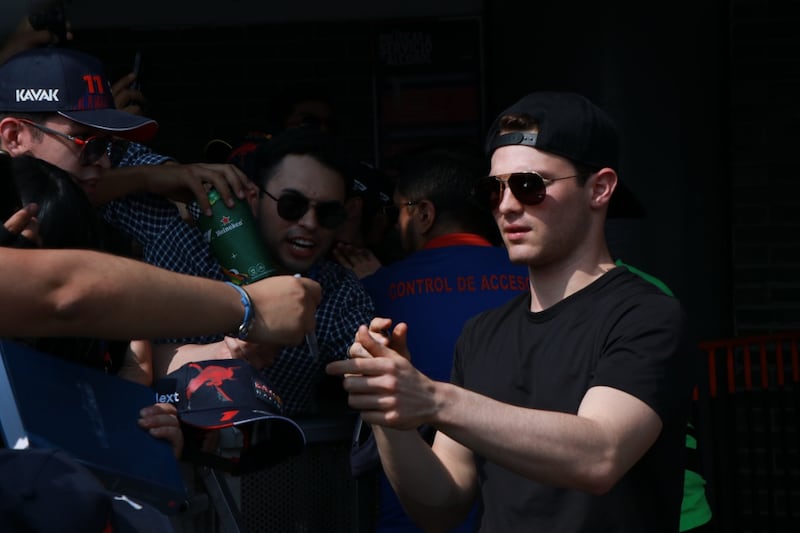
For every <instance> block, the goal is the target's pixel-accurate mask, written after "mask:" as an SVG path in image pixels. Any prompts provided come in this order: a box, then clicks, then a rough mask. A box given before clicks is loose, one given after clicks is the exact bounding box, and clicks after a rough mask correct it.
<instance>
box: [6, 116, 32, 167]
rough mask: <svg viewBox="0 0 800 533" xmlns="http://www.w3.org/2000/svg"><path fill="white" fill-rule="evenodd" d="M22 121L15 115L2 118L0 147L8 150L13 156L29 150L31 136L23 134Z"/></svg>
mask: <svg viewBox="0 0 800 533" xmlns="http://www.w3.org/2000/svg"><path fill="white" fill-rule="evenodd" d="M22 133H23V128H22V122H20V120H19V119H16V118H14V117H6V118H4V119H2V120H0V148H2V149H3V150H4V151H6V152H8V154H9V155H10V156H11V157H16V156H19V155H22V154H25V153H27V152H28V142H27V140H26V139H29V138H30V136H24V135H22Z"/></svg>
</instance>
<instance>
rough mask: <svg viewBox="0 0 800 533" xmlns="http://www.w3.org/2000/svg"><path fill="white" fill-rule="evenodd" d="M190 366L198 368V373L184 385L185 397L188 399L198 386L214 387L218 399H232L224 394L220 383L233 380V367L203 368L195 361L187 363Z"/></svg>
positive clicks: (229, 400) (230, 400)
mask: <svg viewBox="0 0 800 533" xmlns="http://www.w3.org/2000/svg"><path fill="white" fill-rule="evenodd" d="M189 366H190V367H191V368H196V369H198V370H200V373H199V374H197V375H196V376H195V377H193V378H192V380H191V381H190V382H189V384H188V385H187V386H186V399H187V400H188V399H190V398H191V397H192V394H194V393H195V392H197V390H198V389H199V388H200V387H206V386H208V387H214V388H215V389H216V390H217V394H218V395H219V397H220V400H223V401H228V402H232V401H233V399H232V398H231V397H230V396H228V395H227V394H225V391H224V390H222V385H223V383H225V382H226V381H229V380H230V381H233V380H234V379H235V378H234V376H233V371H234V370H235V369H234V368H233V367H224V366H213V365H212V366H207V367H205V368H203V367H202V366H200V365H198V364H196V363H189Z"/></svg>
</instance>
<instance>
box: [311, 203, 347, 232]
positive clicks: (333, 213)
mask: <svg viewBox="0 0 800 533" xmlns="http://www.w3.org/2000/svg"><path fill="white" fill-rule="evenodd" d="M346 217H347V212H346V211H345V208H344V205H342V204H340V203H339V202H326V203H323V204H318V205H317V222H319V225H320V226H322V227H323V228H326V229H334V228H338V227H339V226H340V225H341V223H342V222H344V219H345V218H346Z"/></svg>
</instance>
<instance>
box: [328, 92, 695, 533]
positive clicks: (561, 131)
mask: <svg viewBox="0 0 800 533" xmlns="http://www.w3.org/2000/svg"><path fill="white" fill-rule="evenodd" d="M617 144H618V139H617V134H616V130H615V128H614V125H613V123H612V121H611V119H610V118H609V117H608V116H607V115H606V113H605V112H603V111H602V110H601V109H599V108H598V107H597V106H595V105H594V104H592V103H591V102H589V101H588V100H587V99H585V98H584V97H582V96H579V95H577V94H572V93H551V92H541V93H532V94H530V95H528V96H526V97H524V98H523V99H521V100H520V101H519V102H517V103H516V104H514V105H512V106H511V107H510V108H508V109H507V110H505V111H504V112H503V113H501V114H500V116H498V118H497V119H496V120H495V122H494V124H493V125H492V127H491V129H490V131H489V136H488V139H487V153H488V155H489V156H490V157H491V174H492V175H491V176H490V177H487V178H485V179H484V180H483V181H482V182H481V183H480V186H479V187H477V188H476V196H477V198H478V199H479V200H482V201H483V202H485V204H486V206H487V208H489V209H491V211H492V213H493V214H494V217H495V221H496V223H497V225H498V228H499V230H500V232H501V234H502V237H503V240H504V243H505V245H506V248H507V250H508V254H509V257H510V258H511V260H512V261H514V262H517V263H522V264H525V265H527V266H528V271H529V274H530V276H529V277H530V280H531V286H530V292H529V293H527V294H525V295H523V296H520V297H518V298H516V299H514V300H512V301H511V302H509V303H508V304H507V305H504V306H503V307H500V308H497V309H494V310H491V311H488V312H486V313H483V314H481V315H479V316H477V317H475V318H474V319H472V320H471V321H470V322H469V323H468V324H467V325H466V326H465V328H464V331H463V333H462V335H461V337H460V339H459V342H458V345H457V348H456V354H455V360H454V366H453V373H452V378H451V383H442V382H436V381H433V380H430V379H428V378H427V377H426V376H425V375H423V374H422V373H420V372H418V371H417V370H416V369H415V368H414V367H413V366H412V364H411V362H410V361H413V354H409V353H408V350H407V348H406V338H407V335H413V332H411V331H409V330H408V328H407V326H406V325H405V324H398V325H396V326H394V328H392V324H391V320H390V319H375V320H373V322H372V324H371V325H370V327H369V329H368V328H367V327H362V328H360V329H359V331H358V332H357V334H356V339H355V341H356V342H355V343H354V344H353V345H352V347H351V349H350V355H351V359H349V360H348V361H342V362H336V363H332V364H331V365H329V366H328V372H330V373H332V374H342V375H344V376H345V378H344V386H345V388H346V389H347V390H348V391H349V394H350V405H351V406H352V407H354V408H356V409H359V410H360V411H361V412H362V417H363V418H364V420H365V421H367V422H369V423H371V424H372V425H373V429H374V432H375V437H376V441H377V443H378V447H379V450H380V454H381V460H382V463H383V466H384V469H385V471H386V473H387V475H388V476H389V478H390V479H391V481H392V484H393V486H394V488H395V489H396V490H397V493H398V495H399V496H400V498H401V500H402V502H403V505H404V507H405V508H406V510H407V511H408V512H409V514H410V515H411V516H412V517H413V518H414V519H415V520H416V521H417V522H418V523H419V524H420V525H422V526H424V527H425V528H426V529H430V530H446V528H447V527H449V526H450V525H451V524H453V523H456V522H457V521H458V519H459V518H461V517H462V516H463V514H464V513H465V512H467V510H468V509H469V506H470V504H471V503H472V502H473V501H474V499H475V498H478V501H479V504H480V513H479V517H478V521H479V530H480V531H483V532H495V531H503V532H513V531H526V532H527V531H559V532H570V531H581V532H585V531H603V532H608V531H614V532H643V531H648V532H664V533H666V532H674V531H677V530H678V516H679V511H680V502H681V491H682V482H683V462H682V461H683V439H684V435H685V428H686V421H687V416H688V408H689V401H690V389H691V383H692V376H691V363H690V350H689V349H688V344H687V337H686V326H685V317H684V314H683V312H682V310H681V307H680V305H679V303H678V302H677V301H676V300H675V299H674V298H671V297H669V296H667V295H665V294H663V293H662V292H661V291H660V290H658V289H657V288H656V287H654V286H653V285H652V284H650V283H648V282H646V281H644V280H643V279H641V278H640V277H639V276H637V275H635V274H633V273H631V272H629V271H628V270H627V269H625V268H619V267H617V266H616V265H615V264H614V261H613V260H612V258H611V255H610V253H609V250H608V246H607V244H606V240H605V236H604V224H605V219H606V213H607V210H608V206H609V201H610V200H611V198H612V195H613V193H614V190H615V188H616V187H617V180H618V178H617V173H616V170H615V169H616V168H617V151H618V148H617ZM389 329H391V335H388V334H387V331H388V330H389ZM420 424H429V425H431V426H433V427H435V428H436V429H437V430H438V433H437V435H436V438H435V441H434V444H433V446H432V447H428V445H427V444H426V443H425V442H424V441H422V440H421V439H420V438H419V436H418V435H417V433H416V432H415V431H411V430H413V429H414V428H416V427H417V426H418V425H420Z"/></svg>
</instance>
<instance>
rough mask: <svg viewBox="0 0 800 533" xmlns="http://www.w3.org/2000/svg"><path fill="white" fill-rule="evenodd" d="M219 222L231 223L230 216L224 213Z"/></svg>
mask: <svg viewBox="0 0 800 533" xmlns="http://www.w3.org/2000/svg"><path fill="white" fill-rule="evenodd" d="M220 222H222V223H223V224H230V223H231V217H229V216H228V215H225V216H224V217H222V219H221V220H220Z"/></svg>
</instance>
